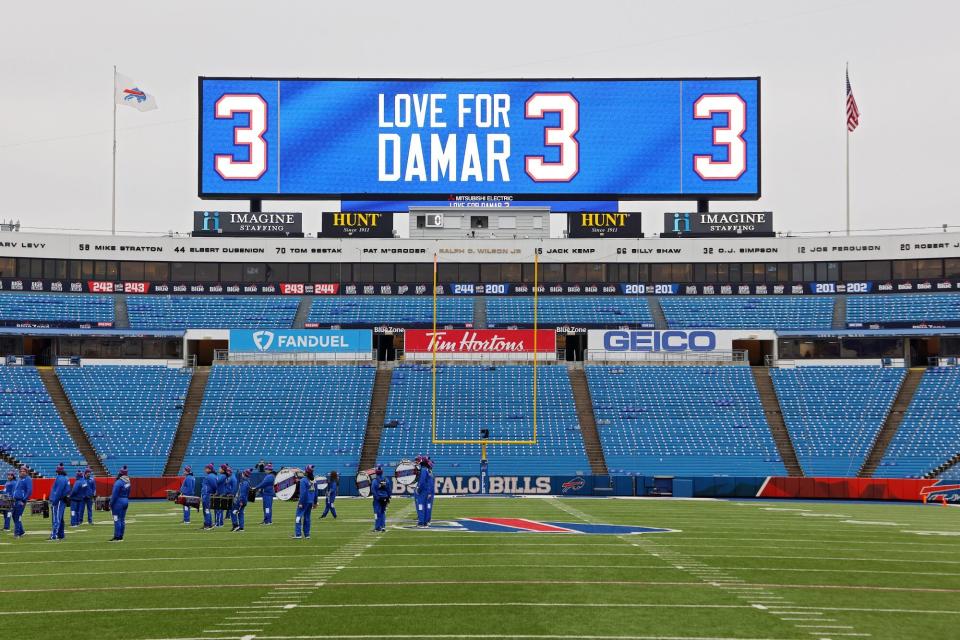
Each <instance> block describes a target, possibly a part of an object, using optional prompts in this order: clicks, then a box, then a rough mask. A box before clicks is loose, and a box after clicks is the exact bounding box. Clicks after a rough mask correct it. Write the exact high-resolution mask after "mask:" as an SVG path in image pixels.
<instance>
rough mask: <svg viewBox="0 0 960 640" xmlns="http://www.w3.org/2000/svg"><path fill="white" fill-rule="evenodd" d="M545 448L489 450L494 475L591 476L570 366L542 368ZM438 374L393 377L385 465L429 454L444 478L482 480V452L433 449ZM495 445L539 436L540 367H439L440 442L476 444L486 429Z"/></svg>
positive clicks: (414, 368)
mask: <svg viewBox="0 0 960 640" xmlns="http://www.w3.org/2000/svg"><path fill="white" fill-rule="evenodd" d="M537 393H538V397H537V444H535V445H489V446H488V447H487V458H488V460H489V463H490V473H491V474H492V475H522V474H526V475H573V474H577V473H583V474H589V473H590V463H589V462H588V460H587V456H586V452H585V450H584V447H583V438H582V437H581V435H580V425H579V421H578V420H577V412H576V408H575V406H574V402H573V392H572V391H571V389H570V380H569V378H568V376H567V371H566V368H565V367H562V366H557V365H546V366H539V367H537ZM431 394H432V374H431V368H430V367H429V366H425V365H401V366H399V367H397V369H396V370H395V371H394V373H393V380H392V382H391V385H390V398H389V401H388V402H387V414H386V421H387V424H391V423H393V421H396V423H397V424H396V426H394V427H387V428H385V429H384V430H383V435H382V437H381V439H380V451H379V454H378V456H377V461H378V462H379V463H380V464H383V465H394V464H396V463H397V462H399V461H400V460H402V459H404V458H408V459H413V458H414V457H416V456H417V455H420V454H425V455H429V456H430V457H431V458H433V459H434V462H435V465H436V466H435V468H434V472H435V473H436V474H437V475H441V476H445V475H471V476H475V475H479V473H480V446H479V445H475V444H432V438H431V422H432V405H431ZM482 427H483V428H488V429H490V438H491V439H492V440H530V439H531V438H532V437H533V366H531V365H503V366H496V367H490V366H479V365H448V366H440V367H438V368H437V438H438V439H442V440H467V439H469V440H476V439H479V437H480V429H481V428H482Z"/></svg>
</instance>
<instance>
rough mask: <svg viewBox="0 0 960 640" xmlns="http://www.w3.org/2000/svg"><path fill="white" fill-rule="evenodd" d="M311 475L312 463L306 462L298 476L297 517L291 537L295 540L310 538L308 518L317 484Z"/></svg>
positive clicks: (315, 494) (311, 510)
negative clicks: (299, 476)
mask: <svg viewBox="0 0 960 640" xmlns="http://www.w3.org/2000/svg"><path fill="white" fill-rule="evenodd" d="M313 475H314V474H313V465H312V464H308V465H307V467H306V469H304V470H303V477H302V478H300V498H299V500H298V501H297V518H296V520H295V521H294V525H293V537H294V538H296V539H297V540H299V539H300V538H306V539H307V540H309V539H310V518H311V513H312V512H313V505H314V504H315V503H316V502H317V485H316V482H315V481H314V479H313ZM301 531H302V533H303V535H301Z"/></svg>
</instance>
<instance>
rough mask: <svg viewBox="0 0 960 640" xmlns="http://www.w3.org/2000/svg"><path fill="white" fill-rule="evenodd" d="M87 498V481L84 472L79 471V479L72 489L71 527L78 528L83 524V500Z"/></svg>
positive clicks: (76, 479) (77, 478) (75, 480)
mask: <svg viewBox="0 0 960 640" xmlns="http://www.w3.org/2000/svg"><path fill="white" fill-rule="evenodd" d="M86 497H87V481H86V480H85V479H84V477H83V471H81V470H80V469H77V477H76V478H75V479H74V481H73V488H71V489H70V526H71V527H76V526H78V525H80V524H81V523H82V522H83V500H84V498H86Z"/></svg>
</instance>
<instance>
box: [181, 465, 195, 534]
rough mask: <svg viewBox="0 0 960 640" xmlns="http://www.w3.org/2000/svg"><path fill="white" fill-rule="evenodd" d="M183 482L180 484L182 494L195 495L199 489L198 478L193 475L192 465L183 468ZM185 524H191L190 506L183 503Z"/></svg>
mask: <svg viewBox="0 0 960 640" xmlns="http://www.w3.org/2000/svg"><path fill="white" fill-rule="evenodd" d="M183 473H184V476H183V482H182V483H181V484H180V495H182V496H194V495H197V494H196V490H197V479H196V478H194V477H193V469H191V468H190V465H187V466H186V467H184V468H183ZM183 524H190V507H188V506H187V505H183Z"/></svg>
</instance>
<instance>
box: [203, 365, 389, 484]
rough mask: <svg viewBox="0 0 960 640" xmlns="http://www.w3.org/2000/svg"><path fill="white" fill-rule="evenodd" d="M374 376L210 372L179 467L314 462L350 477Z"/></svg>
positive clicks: (287, 370)
mask: <svg viewBox="0 0 960 640" xmlns="http://www.w3.org/2000/svg"><path fill="white" fill-rule="evenodd" d="M374 374H375V370H374V368H373V367H370V366H339V365H338V366H239V365H222V366H219V365H218V366H215V367H214V368H213V370H212V371H211V373H210V378H209V380H208V381H207V388H206V392H205V393H204V396H203V402H202V404H201V406H200V413H199V415H198V416H197V422H196V425H195V427H194V431H193V437H192V438H191V440H190V444H189V446H188V448H187V453H186V456H185V458H184V464H189V465H192V466H193V469H194V471H195V472H196V471H202V469H203V466H204V465H205V464H207V463H209V462H215V463H216V464H217V465H218V466H219V464H221V463H223V462H226V463H228V464H230V465H231V466H233V468H234V469H242V468H246V467H252V466H254V465H255V464H256V463H257V462H258V461H259V460H261V459H262V460H265V461H268V462H272V463H273V464H274V467H276V468H277V469H279V468H280V467H281V466H285V465H286V466H298V467H300V468H303V466H304V465H307V464H314V465H316V467H317V470H318V472H323V473H326V472H327V471H329V470H337V471H339V472H340V473H345V474H347V475H351V474H353V473H355V472H356V468H357V464H358V462H359V457H360V447H361V446H362V444H363V437H364V433H365V432H366V425H367V417H368V414H369V411H370V396H371V393H372V391H373V379H374Z"/></svg>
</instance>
